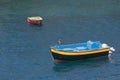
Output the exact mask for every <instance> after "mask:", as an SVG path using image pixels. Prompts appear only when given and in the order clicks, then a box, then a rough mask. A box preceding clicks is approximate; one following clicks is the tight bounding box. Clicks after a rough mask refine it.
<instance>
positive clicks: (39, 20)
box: [27, 16, 43, 25]
mask: <svg viewBox="0 0 120 80" xmlns="http://www.w3.org/2000/svg"><path fill="white" fill-rule="evenodd" d="M27 21H28V23H30V24H35V25H39V24H41V23H42V21H43V18H41V17H39V16H35V17H28V18H27Z"/></svg>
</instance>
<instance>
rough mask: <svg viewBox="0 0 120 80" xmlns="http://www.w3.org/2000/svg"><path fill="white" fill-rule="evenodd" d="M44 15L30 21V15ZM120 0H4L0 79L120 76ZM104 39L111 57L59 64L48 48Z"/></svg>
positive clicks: (0, 1)
mask: <svg viewBox="0 0 120 80" xmlns="http://www.w3.org/2000/svg"><path fill="white" fill-rule="evenodd" d="M36 15H37V16H41V17H42V18H43V19H44V20H43V23H42V25H40V26H37V25H30V24H28V23H27V21H26V19H27V17H28V16H36ZM119 35H120V0H60V1H59V0H19V1H18V0H0V80H119V79H120V58H119V57H120V42H119V41H120V37H119ZM59 38H61V39H62V42H63V44H69V43H79V42H85V41H88V40H92V41H101V42H104V43H107V44H108V45H110V46H113V47H114V48H115V49H116V51H115V52H113V55H112V56H111V57H107V58H101V59H93V60H86V61H78V62H65V63H54V62H53V58H52V55H51V53H50V51H49V47H50V46H52V45H56V44H57V40H58V39H59Z"/></svg>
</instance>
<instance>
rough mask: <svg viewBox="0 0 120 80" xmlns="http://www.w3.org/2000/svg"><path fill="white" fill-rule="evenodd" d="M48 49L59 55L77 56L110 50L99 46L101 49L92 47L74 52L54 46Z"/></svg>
mask: <svg viewBox="0 0 120 80" xmlns="http://www.w3.org/2000/svg"><path fill="white" fill-rule="evenodd" d="M50 51H51V52H52V53H55V54H60V55H67V56H77V55H88V54H96V53H101V52H108V51H110V48H101V49H94V50H87V51H76V52H68V51H62V50H55V49H54V48H50Z"/></svg>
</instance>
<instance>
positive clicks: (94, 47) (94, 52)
mask: <svg viewBox="0 0 120 80" xmlns="http://www.w3.org/2000/svg"><path fill="white" fill-rule="evenodd" d="M50 51H51V53H52V56H53V58H54V61H55V62H63V61H76V60H83V59H89V58H95V57H102V56H108V54H110V53H111V51H115V49H114V48H113V47H110V46H108V45H107V44H105V43H103V44H101V43H100V41H94V42H92V41H87V42H85V43H76V44H67V45H55V46H52V47H50Z"/></svg>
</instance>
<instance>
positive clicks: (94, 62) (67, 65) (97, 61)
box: [53, 56, 111, 72]
mask: <svg viewBox="0 0 120 80" xmlns="http://www.w3.org/2000/svg"><path fill="white" fill-rule="evenodd" d="M109 58H110V57H108V56H106V57H102V58H92V59H89V60H84V61H75V62H62V63H54V67H53V69H54V71H56V72H68V71H71V70H73V69H75V68H78V67H79V68H81V69H84V68H94V67H100V66H103V65H105V64H108V63H110V62H111V61H109V60H110V59H109Z"/></svg>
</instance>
